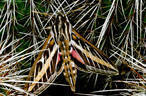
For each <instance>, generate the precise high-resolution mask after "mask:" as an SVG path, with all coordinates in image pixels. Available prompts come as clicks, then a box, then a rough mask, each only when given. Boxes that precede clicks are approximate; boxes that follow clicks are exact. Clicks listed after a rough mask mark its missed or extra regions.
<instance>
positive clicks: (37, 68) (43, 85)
mask: <svg viewBox="0 0 146 96" xmlns="http://www.w3.org/2000/svg"><path fill="white" fill-rule="evenodd" d="M43 50H45V51H43ZM61 62H62V61H61V59H60V55H59V50H58V46H57V44H56V43H55V41H54V38H53V36H51V35H49V36H48V38H47V39H46V41H45V43H44V45H43V48H42V51H41V52H40V53H39V54H38V57H37V58H36V60H35V62H34V64H33V66H32V68H31V70H30V73H29V77H28V80H30V81H32V82H33V83H31V84H29V85H27V86H26V87H27V89H26V90H27V91H29V92H32V93H34V94H40V93H41V92H42V91H44V90H45V89H47V88H48V87H49V86H50V85H51V84H50V83H52V82H53V81H54V80H55V79H56V77H57V76H58V75H59V74H60V73H61V72H62V70H61V69H60V68H61V66H59V67H60V68H59V69H58V70H57V66H58V65H61Z"/></svg>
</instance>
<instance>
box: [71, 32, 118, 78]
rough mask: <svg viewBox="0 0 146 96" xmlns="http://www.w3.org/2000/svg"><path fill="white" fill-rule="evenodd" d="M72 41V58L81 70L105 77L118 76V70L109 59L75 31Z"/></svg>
mask: <svg viewBox="0 0 146 96" xmlns="http://www.w3.org/2000/svg"><path fill="white" fill-rule="evenodd" d="M72 39H73V40H72V41H71V45H72V50H71V54H72V55H71V56H72V59H73V60H74V62H75V63H76V65H77V67H78V69H79V70H81V71H85V72H94V73H99V74H105V75H117V74H118V70H117V69H116V68H115V67H114V65H113V63H112V62H111V61H110V60H109V59H108V57H107V56H106V55H105V54H104V53H103V52H102V51H100V50H99V49H98V48H96V47H95V46H94V45H92V44H91V43H90V42H88V41H87V40H85V39H84V38H83V37H82V36H81V35H79V34H78V33H77V32H76V31H75V30H73V33H72Z"/></svg>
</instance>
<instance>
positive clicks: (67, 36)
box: [52, 15, 72, 43]
mask: <svg viewBox="0 0 146 96" xmlns="http://www.w3.org/2000/svg"><path fill="white" fill-rule="evenodd" d="M52 32H53V34H54V38H55V39H56V42H57V43H58V42H59V41H64V40H69V41H70V40H71V32H72V25H71V24H70V22H69V20H67V18H66V17H65V16H62V15H58V16H57V17H56V22H55V23H54V25H53V26H52Z"/></svg>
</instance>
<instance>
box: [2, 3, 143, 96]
mask: <svg viewBox="0 0 146 96" xmlns="http://www.w3.org/2000/svg"><path fill="white" fill-rule="evenodd" d="M145 5H146V2H145V0H0V94H3V95H5V96H7V95H13V96H14V95H16V94H18V93H19V94H24V93H25V94H30V93H28V92H27V91H25V90H23V88H24V84H25V83H27V82H25V80H26V78H27V75H28V72H29V70H30V68H31V66H32V64H33V62H34V60H35V59H36V56H37V54H38V53H39V52H40V49H41V47H42V45H43V42H44V41H45V38H46V37H47V36H48V34H49V31H48V30H47V28H48V27H49V26H51V23H50V22H51V20H52V17H53V15H57V14H58V13H59V12H61V13H63V14H65V15H66V16H67V17H68V19H69V21H70V23H71V24H72V26H73V28H75V29H76V30H77V32H78V33H79V34H80V35H82V36H83V37H84V38H85V39H87V40H88V41H89V42H91V43H92V44H94V45H95V46H96V47H97V48H99V49H100V50H102V51H103V52H104V53H105V54H106V55H108V56H109V59H110V60H111V61H112V62H114V64H115V66H117V68H118V70H119V75H118V76H113V77H109V76H103V75H100V74H89V73H88V74H87V73H83V72H79V76H78V78H77V85H76V86H77V92H76V93H72V92H71V91H70V88H69V87H66V86H65V87H63V86H55V85H52V86H50V87H49V88H48V89H47V91H46V92H44V93H42V94H45V96H50V95H51V96H56V95H57V94H63V96H71V95H73V94H74V95H93V94H94V95H107V94H111V95H112V94H120V95H123V96H125V95H135V94H140V95H141V94H146V93H145V92H146V91H145V89H146V50H145V49H146V38H145V37H146V11H145V10H146V6H145ZM55 83H60V84H62V83H63V84H67V83H66V81H65V80H64V78H63V77H62V75H61V76H59V77H58V78H57V80H56V81H55ZM46 94H48V95H46Z"/></svg>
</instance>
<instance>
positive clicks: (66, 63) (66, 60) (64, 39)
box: [54, 15, 77, 91]
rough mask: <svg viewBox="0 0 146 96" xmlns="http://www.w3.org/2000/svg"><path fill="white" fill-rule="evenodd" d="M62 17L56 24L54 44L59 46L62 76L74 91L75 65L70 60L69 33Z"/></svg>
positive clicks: (66, 23)
mask: <svg viewBox="0 0 146 96" xmlns="http://www.w3.org/2000/svg"><path fill="white" fill-rule="evenodd" d="M62 19H63V18H62V16H61V15H60V16H58V18H57V20H56V21H57V22H55V24H56V27H55V28H56V31H57V32H58V35H57V38H56V37H54V38H56V43H58V45H59V49H60V50H59V51H60V52H59V54H60V55H61V56H60V57H61V58H62V60H63V63H62V67H63V75H64V77H65V79H66V81H67V82H68V83H69V85H70V87H71V89H72V91H75V84H76V77H77V69H76V67H75V63H74V62H73V61H72V60H71V49H70V48H71V47H70V41H71V39H72V38H71V33H69V29H70V28H69V27H67V26H68V25H69V23H68V22H65V23H63V21H64V20H62ZM60 57H59V58H60Z"/></svg>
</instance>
